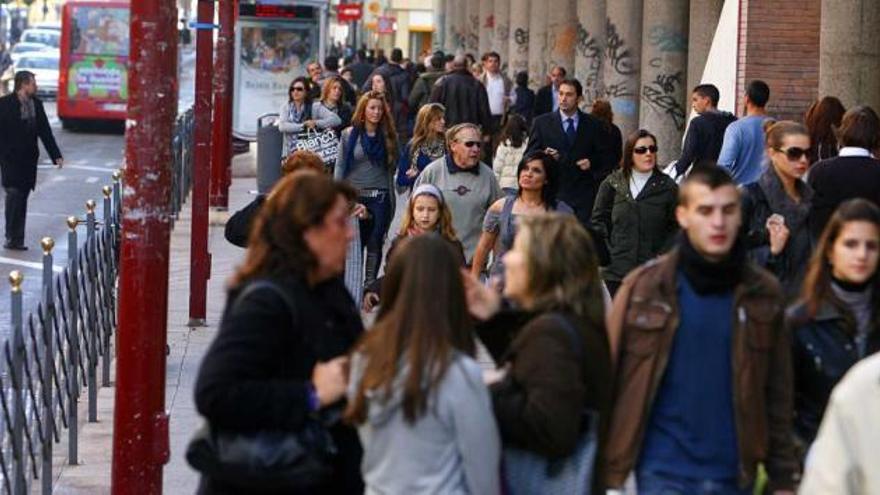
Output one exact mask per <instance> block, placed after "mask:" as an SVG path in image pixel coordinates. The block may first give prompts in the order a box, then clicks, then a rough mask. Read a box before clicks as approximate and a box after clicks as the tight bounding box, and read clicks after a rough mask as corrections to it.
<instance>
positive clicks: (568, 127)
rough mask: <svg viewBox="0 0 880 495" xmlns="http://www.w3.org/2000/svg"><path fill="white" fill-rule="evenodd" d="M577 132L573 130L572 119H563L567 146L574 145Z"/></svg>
mask: <svg viewBox="0 0 880 495" xmlns="http://www.w3.org/2000/svg"><path fill="white" fill-rule="evenodd" d="M576 134H577V131H575V130H574V119H573V118H571V117H569V118H567V119H565V136H566V137H567V138H568V145H569V146H571V145H573V144H574V137H575V135H576Z"/></svg>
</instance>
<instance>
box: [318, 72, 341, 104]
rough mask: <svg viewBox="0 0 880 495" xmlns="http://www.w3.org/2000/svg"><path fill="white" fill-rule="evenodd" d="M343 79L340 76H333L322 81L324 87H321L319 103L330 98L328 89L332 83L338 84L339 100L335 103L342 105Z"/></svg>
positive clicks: (331, 86)
mask: <svg viewBox="0 0 880 495" xmlns="http://www.w3.org/2000/svg"><path fill="white" fill-rule="evenodd" d="M344 81H345V79H343V78H342V77H340V76H333V77H331V78H330V79H327V80H326V81H324V87H322V88H321V103H323V102H325V101H327V98H330V90H331V89H333V85H334V84H338V85H339V101H337V102H336V104H337V105H339V106H342V103H343V102H344V101H345V86H344V85H343V82H344Z"/></svg>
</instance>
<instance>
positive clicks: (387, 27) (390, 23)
mask: <svg viewBox="0 0 880 495" xmlns="http://www.w3.org/2000/svg"><path fill="white" fill-rule="evenodd" d="M396 27H397V18H395V17H385V16H381V17H379V20H378V22H377V24H376V28H377V29H376V31H377V32H378V33H379V34H391V33H393V32H394V31H395V28H396Z"/></svg>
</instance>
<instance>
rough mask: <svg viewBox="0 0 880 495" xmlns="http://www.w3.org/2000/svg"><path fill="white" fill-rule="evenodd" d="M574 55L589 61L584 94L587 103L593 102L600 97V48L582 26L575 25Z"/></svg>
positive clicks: (596, 41) (597, 41)
mask: <svg viewBox="0 0 880 495" xmlns="http://www.w3.org/2000/svg"><path fill="white" fill-rule="evenodd" d="M575 49H576V53H577V54H578V56H579V57H581V58H584V59H586V60H588V61H589V64H588V66H587V74H586V78H585V79H584V94H585V96H586V99H587V101H593V100H595V99H597V98H600V97H601V96H602V88H601V87H600V84H601V81H602V47H601V45H600V42H599V40H598V39H596V37H595V36H593V35H591V34H590V32H589V31H587V29H586V28H585V27H584V25H583V24H581V23H578V25H577V46H576V48H575Z"/></svg>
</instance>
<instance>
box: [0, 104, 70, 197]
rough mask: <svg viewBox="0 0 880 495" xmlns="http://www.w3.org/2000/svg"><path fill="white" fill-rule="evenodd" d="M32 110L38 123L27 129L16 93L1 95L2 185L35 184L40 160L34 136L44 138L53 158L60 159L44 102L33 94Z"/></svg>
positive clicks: (20, 185) (27, 187)
mask: <svg viewBox="0 0 880 495" xmlns="http://www.w3.org/2000/svg"><path fill="white" fill-rule="evenodd" d="M34 110H35V111H36V116H37V123H36V126H35V127H34V128H29V127H28V126H26V125H24V124H23V123H22V121H21V103H20V102H19V100H18V96H16V94H15V93H10V94H8V95H6V96H4V97H2V98H0V172H2V175H3V187H11V188H16V189H33V188H34V186H36V184H37V161H38V160H39V159H40V148H39V147H38V146H37V138H39V139H40V140H41V141H43V146H44V147H45V148H46V151H47V152H48V153H49V156H50V157H52V161H55V160H58V159H59V158H61V151H59V150H58V145H57V144H55V136H53V135H52V128H51V127H50V126H49V119H48V117H46V110H45V109H44V108H43V102H42V101H40V99H39V98H36V97H34Z"/></svg>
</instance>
